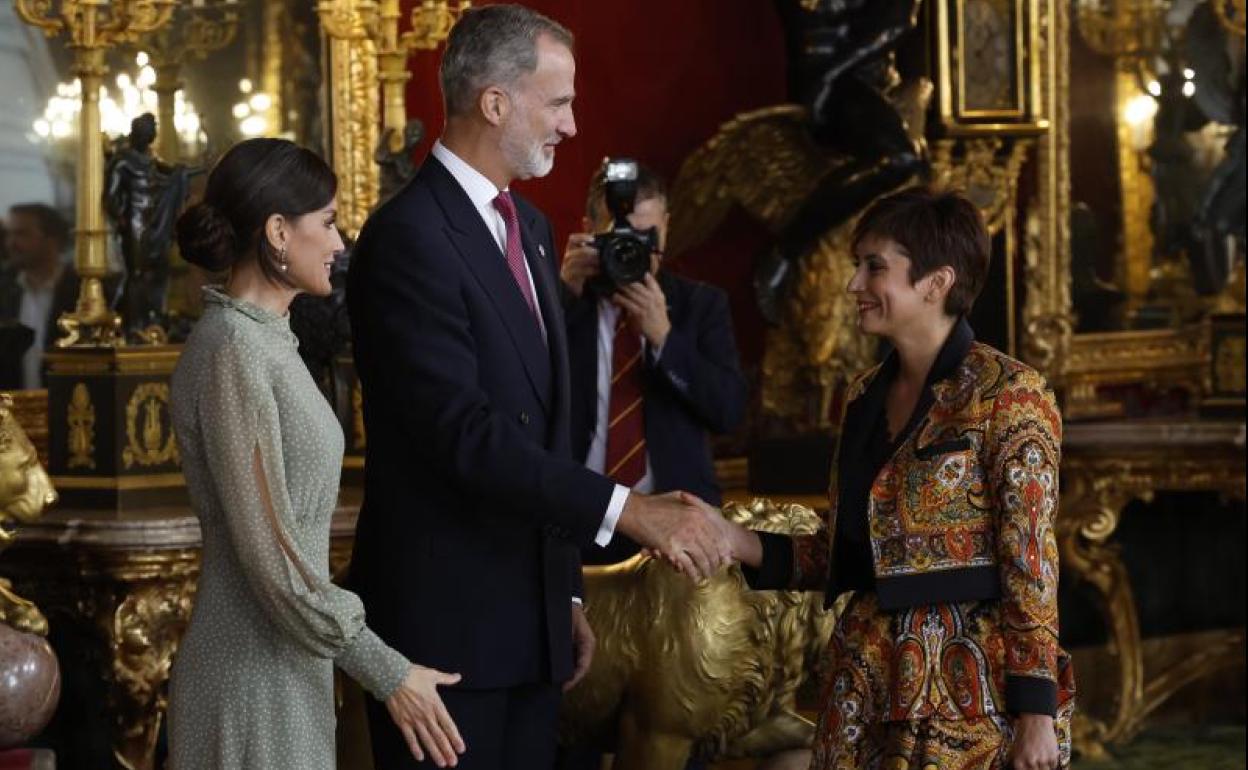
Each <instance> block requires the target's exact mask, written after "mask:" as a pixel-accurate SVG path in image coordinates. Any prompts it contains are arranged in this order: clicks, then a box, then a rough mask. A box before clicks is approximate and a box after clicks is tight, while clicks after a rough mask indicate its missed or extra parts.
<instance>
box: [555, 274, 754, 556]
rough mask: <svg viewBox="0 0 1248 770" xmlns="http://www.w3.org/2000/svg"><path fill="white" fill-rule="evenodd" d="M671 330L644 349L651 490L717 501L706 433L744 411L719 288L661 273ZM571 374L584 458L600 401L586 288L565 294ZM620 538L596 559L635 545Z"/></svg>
mask: <svg viewBox="0 0 1248 770" xmlns="http://www.w3.org/2000/svg"><path fill="white" fill-rule="evenodd" d="M658 280H659V285H660V287H661V288H662V289H663V293H664V294H665V295H666V296H667V314H668V319H669V321H670V322H671V324H672V330H671V332H670V333H669V334H668V336H667V340H666V341H665V342H664V344H663V349H662V351H661V354H660V355H659V356H658V358H657V359H656V358H655V357H654V356H653V354H652V353H651V352H649V350H648V348H647V354H646V358H645V360H646V366H645V369H644V374H643V377H644V380H643V385H642V387H643V396H642V398H643V401H642V409H643V410H644V413H645V425H646V451H647V453H648V454H649V460H650V470H651V473H652V477H653V481H654V490H653V491H655V492H660V493H661V492H667V491H671V490H676V489H679V490H684V491H686V492H690V493H692V494H695V495H697V496H698V497H701V498H702V499H703V500H705V501H707V502H708V503H710V504H712V505H719V504H720V500H721V494H720V490H719V486H718V484H717V483H716V480H715V467H714V464H713V462H712V458H711V445H710V434H713V433H728V432H730V431H732V430H733V429H735V428H736V427H737V426H738V425H739V424H740V423H741V420H742V419H743V418H744V416H745V409H746V404H747V400H748V394H747V388H746V383H745V377H744V375H743V374H742V373H741V364H740V358H739V356H738V354H737V346H736V341H735V338H734V336H733V330H732V317H731V315H730V313H729V310H728V295H727V294H725V293H724V292H723V291H722V290H721V289H718V288H716V287H713V286H708V285H706V284H703V283H698V282H696V281H691V280H688V279H686V278H681V277H679V276H676V275H673V274H671V273H668V272H666V271H660V273H659V276H658ZM564 303H565V308H566V316H567V331H568V358H569V364H570V367H571V378H572V414H571V433H572V456H573V457H575V458H576V459H577V460H578V461H580V462H584V461H585V458H586V455H587V454H588V452H589V447H590V443H591V442H592V441H593V438H594V431H595V424H596V418H597V411H596V408H597V398H598V365H599V362H598V346H597V336H598V300H597V297H596V296H595V295H594V294H593V292H591V291H586V292H584V294H583V295H582V296H581V297H580V298H577V297H575V296H572V295H571V294H570V293H568V292H565V297H564ZM625 540H626V539H625V538H624V537H622V536H620V535H617V536H616V537H615V539H614V540H613V541H612V545H611V546H609V547H608V549H607V550H608V552H607V553H605V554H604V553H602V552H601V550H600V549H595V548H590V549H587V550H585V551H583V556H584V557H585V558H587V559H590V558H592V559H593V560H594V561H596V562H600V563H601V562H604V561H606V562H609V561H615V560H618V559H619V558H627V557H628V556H629V555H631V553H630V552H635V549H636V546H635V545H631V544H626V543H625Z"/></svg>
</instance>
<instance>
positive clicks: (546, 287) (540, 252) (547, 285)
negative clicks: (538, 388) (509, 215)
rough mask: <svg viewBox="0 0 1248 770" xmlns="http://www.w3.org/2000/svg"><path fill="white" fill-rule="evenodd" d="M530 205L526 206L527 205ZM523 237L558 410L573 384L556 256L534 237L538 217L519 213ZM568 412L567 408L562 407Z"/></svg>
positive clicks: (521, 238)
mask: <svg viewBox="0 0 1248 770" xmlns="http://www.w3.org/2000/svg"><path fill="white" fill-rule="evenodd" d="M525 208H526V209H527V208H528V207H527V206H526V207H525ZM519 213H520V216H519V220H520V240H521V242H522V243H523V244H524V256H525V259H527V260H528V263H529V272H530V273H531V274H532V275H533V287H534V289H535V290H536V291H537V305H538V307H539V308H540V309H541V313H542V322H543V324H544V325H545V327H546V340H545V343H546V347H547V349H546V350H544V351H543V353H544V354H545V355H546V356H547V358H546V360H547V361H548V362H550V371H551V375H552V378H553V380H554V385H555V392H554V394H553V395H554V407H555V409H556V413H558V410H559V408H560V405H563V404H567V403H568V397H569V390H570V385H569V382H568V367H567V361H568V338H567V328H566V327H565V325H564V321H563V306H562V305H561V304H560V302H559V290H558V287H557V285H556V283H555V281H557V280H558V279H557V278H556V277H555V275H554V263H553V262H552V259H553V256H552V255H549V254H546V253H545V251H546V247H545V245H543V244H542V242H541V241H540V240H538V239H537V238H535V237H534V234H533V233H534V230H535V229H536V226H537V219H536V217H533V216H526V214H525V212H519ZM563 413H564V414H566V413H567V410H566V409H565V410H563Z"/></svg>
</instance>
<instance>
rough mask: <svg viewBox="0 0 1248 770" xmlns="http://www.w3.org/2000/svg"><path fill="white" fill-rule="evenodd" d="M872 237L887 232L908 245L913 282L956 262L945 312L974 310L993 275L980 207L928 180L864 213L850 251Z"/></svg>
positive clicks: (878, 203)
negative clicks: (989, 275)
mask: <svg viewBox="0 0 1248 770" xmlns="http://www.w3.org/2000/svg"><path fill="white" fill-rule="evenodd" d="M868 237H876V238H887V239H888V240H891V241H894V242H895V243H897V245H899V246H901V247H902V248H903V249H905V250H906V254H907V256H909V257H910V283H911V284H914V283H916V282H917V281H918V280H919V279H921V278H923V277H924V276H926V275H928V274H930V273H931V272H932V271H934V270H937V269H939V268H941V267H945V266H948V267H951V268H953V272H954V275H955V276H956V277H955V278H954V282H953V286H952V287H951V288H950V289H949V294H948V295H947V296H946V297H945V312H946V313H947V314H949V315H951V316H955V317H956V316H963V315H966V314H968V313H970V312H971V307H972V306H973V305H974V304H975V299H976V298H977V297H978V296H979V292H980V291H982V290H983V288H984V282H985V281H986V280H987V278H988V266H989V263H990V261H991V258H992V239H991V237H990V236H989V235H988V228H987V227H985V226H984V218H983V215H981V214H980V212H979V208H978V207H977V206H976V205H975V204H974V203H971V202H970V201H969V200H967V198H966V197H965V196H963V195H962V194H960V193H958V192H955V191H952V190H934V189H932V188H930V187H925V186H917V187H910V188H907V189H905V190H902V191H901V192H896V193H893V194H891V195H886V196H884V197H883V198H880V199H879V200H877V201H876V202H875V203H873V204H871V206H869V207H868V208H867V210H866V211H865V212H863V214H862V216H861V217H859V219H858V223H857V224H856V225H854V234H853V241H852V242H851V243H850V249H851V251H854V252H856V251H857V250H858V244H859V243H861V242H862V240H863V239H864V238H868Z"/></svg>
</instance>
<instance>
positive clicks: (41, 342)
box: [17, 271, 60, 388]
mask: <svg viewBox="0 0 1248 770" xmlns="http://www.w3.org/2000/svg"><path fill="white" fill-rule="evenodd" d="M59 280H60V271H57V274H56V275H55V276H54V277H53V278H52V280H51V281H48V282H47V283H46V284H44V285H43V286H41V287H38V288H36V287H32V286H31V285H30V283H29V282H28V281H27V279H26V274H25V273H18V275H17V285H18V286H20V287H21V288H22V304H21V309H20V310H19V311H18V314H17V320H18V322H20V323H21V324H22V326H26V327H29V328H31V329H34V331H35V341H34V342H32V343H30V347H29V348H27V349H26V352H25V353H24V354H23V355H22V387H23V388H39V387H42V385H43V383H42V378H41V377H40V371H39V368H40V366H42V365H43V351H44V348H46V347H47V342H48V314H50V313H51V312H52V300H53V297H54V295H55V294H56V284H57V282H58V281H59Z"/></svg>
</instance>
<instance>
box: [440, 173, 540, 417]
mask: <svg viewBox="0 0 1248 770" xmlns="http://www.w3.org/2000/svg"><path fill="white" fill-rule="evenodd" d="M421 172H422V173H427V174H429V176H430V180H429V181H430V185H429V187H430V190H432V191H433V194H434V197H435V198H437V200H438V203H439V205H441V206H442V210H443V211H444V212H445V213H446V220H447V224H448V225H449V227H448V228H447V234H448V235H449V236H450V239H451V242H452V243H454V245H455V248H456V249H457V250H458V251H459V254H460V257H461V258H462V259H463V260H464V262H465V263H466V264H467V265H468V268H469V269H470V270H471V271H472V273H473V275H474V276H476V278H477V281H478V282H479V283H480V284H481V287H482V289H484V290H485V293H486V295H488V296H489V298H490V301H491V302H492V303H493V304H494V308H495V310H497V311H498V314H499V317H500V319H501V320H502V325H503V327H504V328H506V329H507V334H508V335H509V336H510V337H511V341H512V344H514V345H515V347H516V350H517V352H518V353H519V354H520V360H521V362H522V363H523V365H524V371H525V374H526V375H528V379H529V384H530V385H532V386H533V390H534V392H536V394H537V397H538V398H539V399H540V400H541V402H542V406H543V407H544V408H545V409H546V411H547V413H549V412H550V410H551V407H552V404H551V397H552V393H551V388H550V384H551V382H550V377H551V367H550V361H551V359H550V351H548V350H547V349H546V344H545V343H544V342H543V340H542V333H541V330H540V329H539V328H538V326H537V321H536V320H535V319H534V318H533V313H532V312H530V310H529V306H528V303H526V302H525V301H524V297H523V296H522V295H521V294H520V287H518V286H517V285H516V279H515V278H514V277H512V275H511V271H510V270H509V269H508V268H507V260H506V258H505V257H504V256H503V254H502V252H501V251H500V250H499V248H498V243H497V241H495V240H494V236H492V235H491V234H490V231H489V230H488V229H487V228H486V226H485V222H484V221H482V219H481V215H480V214H479V213H478V212H477V210H476V208H475V207H474V206H473V205H472V201H471V200H470V199H469V198H468V194H467V193H465V192H464V190H463V188H461V187H460V186H459V183H458V182H456V181H455V178H454V177H453V176H451V173H450V172H449V171H447V170H446V167H445V166H443V165H442V164H441V163H440V162H439V161H438V160H437V158H434V157H432V156H430V157H429V158H428V159H427V160H426V161H425V164H424V166H423V167H422V168H421ZM523 229H524V228H523V226H522V227H521V230H522V231H523ZM534 272H535V275H534V282H535V283H536V282H537V276H536V271H534ZM546 317H547V318H549V316H546ZM550 323H551V322H550V321H549V320H548V321H547V324H548V325H549V324H550Z"/></svg>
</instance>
